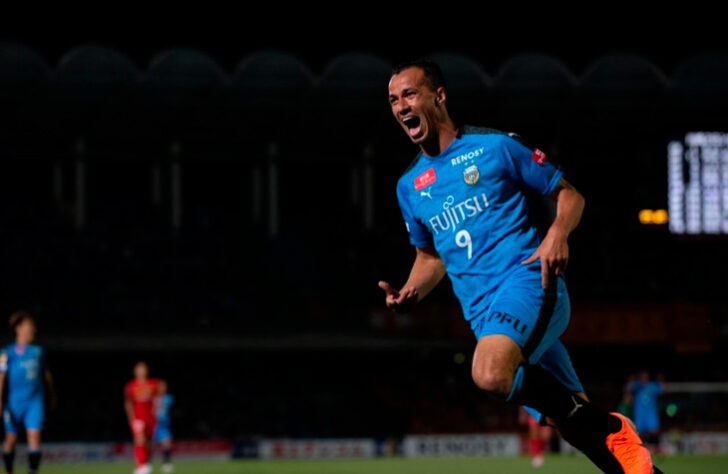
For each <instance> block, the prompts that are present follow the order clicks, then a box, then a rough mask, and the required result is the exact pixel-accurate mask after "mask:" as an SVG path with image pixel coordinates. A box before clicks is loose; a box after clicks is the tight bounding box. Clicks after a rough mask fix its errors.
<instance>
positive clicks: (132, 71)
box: [54, 45, 138, 88]
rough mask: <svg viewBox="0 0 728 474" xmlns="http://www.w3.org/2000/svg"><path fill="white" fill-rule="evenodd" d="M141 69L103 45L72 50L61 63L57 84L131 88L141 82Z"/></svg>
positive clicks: (55, 80) (56, 74) (55, 76)
mask: <svg viewBox="0 0 728 474" xmlns="http://www.w3.org/2000/svg"><path fill="white" fill-rule="evenodd" d="M137 75H138V72H137V68H136V66H135V65H134V63H132V61H131V60H130V59H129V58H127V57H126V56H124V55H123V54H121V53H119V52H118V51H116V50H114V49H111V48H109V47H106V46H101V45H84V46H80V47H77V48H74V49H72V50H71V51H69V52H68V53H66V54H65V55H63V57H62V58H61V60H60V61H59V63H58V67H57V68H56V72H55V74H54V82H55V83H56V84H62V85H68V86H80V87H84V88H89V87H91V88H98V87H110V86H120V85H129V84H132V83H134V81H135V80H136V79H137Z"/></svg>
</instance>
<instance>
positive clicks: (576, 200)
mask: <svg viewBox="0 0 728 474" xmlns="http://www.w3.org/2000/svg"><path fill="white" fill-rule="evenodd" d="M551 198H552V199H553V200H554V201H556V218H555V219H554V221H553V222H552V223H551V227H549V230H548V232H547V233H546V236H545V237H544V239H543V241H542V242H541V244H540V245H539V246H538V248H537V249H536V251H535V252H534V253H533V254H532V255H531V256H530V257H528V258H527V259H526V260H524V261H523V262H522V264H523V265H527V264H529V263H531V262H533V261H535V260H536V259H540V260H541V286H543V287H544V288H546V287H547V286H548V280H549V275H550V274H551V275H559V274H560V273H561V272H563V271H564V270H566V265H567V264H568V262H569V244H568V242H567V240H568V237H569V234H570V233H571V231H573V230H574V229H575V228H576V226H577V225H578V224H579V220H581V214H582V212H583V211H584V204H585V201H584V197H583V196H582V195H581V193H580V192H579V191H577V190H576V188H574V187H573V186H572V185H571V184H569V183H568V182H567V181H566V180H565V179H564V178H561V179H560V180H559V184H558V185H557V186H556V189H555V190H554V192H553V193H552V194H551Z"/></svg>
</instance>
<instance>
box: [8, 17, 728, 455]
mask: <svg viewBox="0 0 728 474" xmlns="http://www.w3.org/2000/svg"><path fill="white" fill-rule="evenodd" d="M531 30H533V28H531ZM337 33H338V31H337ZM0 36H4V37H5V38H6V40H4V41H3V42H2V43H0V103H1V107H0V110H1V111H2V112H1V113H0V129H1V130H0V143H2V146H0V157H2V160H0V163H2V167H3V169H2V173H1V174H0V180H2V186H0V193H1V195H2V198H1V199H0V265H1V268H2V269H3V272H2V274H1V275H0V285H1V286H0V287H1V288H2V299H1V300H0V314H9V313H10V312H11V311H12V310H15V309H17V308H21V307H22V308H28V309H30V310H31V311H33V312H34V313H35V314H36V315H37V316H38V319H39V325H40V334H39V342H40V343H41V344H42V345H44V346H45V347H46V348H47V351H48V353H49V356H48V357H49V363H50V364H51V368H52V370H53V372H54V375H55V378H56V381H57V385H58V392H59V407H58V410H57V411H56V412H55V413H53V414H51V415H49V418H48V423H47V428H46V430H45V439H46V440H47V441H49V442H52V441H93V442H95V441H114V442H115V441H121V440H125V439H126V437H127V436H128V434H127V427H126V423H125V419H124V414H123V410H122V407H121V399H122V393H121V388H122V386H123V383H124V381H126V380H127V379H128V378H129V376H130V369H131V365H132V364H133V362H134V361H135V360H137V359H140V358H144V359H146V360H148V361H149V362H150V365H151V367H152V371H153V374H154V375H156V376H160V377H164V378H166V379H167V380H168V381H169V383H170V390H171V392H172V393H174V394H175V395H176V397H177V403H176V405H175V407H174V410H173V423H174V430H175V435H176V437H178V438H181V439H228V440H232V441H233V442H236V443H238V445H239V446H243V447H245V446H248V445H249V444H250V442H251V441H255V440H257V439H260V438H311V437H316V438H337V437H373V438H377V439H389V438H394V439H396V438H399V437H401V436H404V435H406V434H428V433H482V432H507V431H514V430H518V429H519V428H518V425H517V423H516V420H517V412H516V411H515V410H513V409H510V408H503V407H500V406H497V405H494V404H492V403H490V402H488V401H487V400H486V399H485V398H484V397H482V396H481V394H479V393H478V392H477V390H476V389H475V388H474V386H473V384H472V382H471V381H470V378H469V360H470V352H471V350H472V346H473V341H472V338H471V335H470V333H469V332H468V329H467V327H466V326H465V324H464V322H462V321H461V316H460V314H459V310H458V308H457V304H456V301H455V300H454V299H453V297H452V296H451V295H450V292H449V291H448V288H447V285H442V286H443V287H442V288H440V289H438V290H437V291H436V293H435V294H433V295H432V296H431V297H429V298H428V304H427V305H424V306H422V307H421V308H419V309H417V310H416V311H415V313H414V314H412V315H408V316H395V315H392V314H389V313H387V312H385V311H384V308H383V305H382V297H381V294H380V290H379V289H378V288H377V287H376V282H377V280H379V279H381V278H386V279H389V280H390V281H403V279H404V278H405V277H406V273H407V272H408V270H409V263H410V262H411V257H412V251H411V249H410V247H409V245H408V243H407V240H406V234H405V232H404V229H403V226H402V224H401V219H400V216H399V210H398V208H397V204H396V198H395V196H394V184H395V182H396V179H397V178H398V176H399V175H400V173H401V172H402V170H404V169H405V168H406V166H407V164H408V163H409V161H410V160H411V159H412V158H413V157H414V154H415V152H416V150H414V149H413V148H412V147H411V146H410V144H409V143H408V142H407V140H406V138H405V137H403V136H402V134H401V131H400V130H399V129H398V128H397V126H396V124H395V123H394V121H393V120H392V119H391V116H390V112H389V110H388V107H387V104H386V101H385V100H386V99H385V92H384V90H385V89H384V88H385V86H386V82H387V80H388V77H389V71H390V68H391V66H392V65H393V64H394V63H395V62H396V61H397V60H398V59H401V58H403V57H410V56H417V55H422V54H432V55H433V56H434V58H435V59H437V60H438V61H439V62H440V63H441V65H442V66H443V69H444V72H445V75H446V79H447V81H448V86H449V87H448V90H449V93H450V95H449V98H448V104H449V107H450V109H451V111H452V112H453V114H454V116H455V117H456V118H457V119H459V121H460V123H471V124H477V125H485V126H492V127H495V128H499V129H502V130H507V131H516V132H518V133H519V134H521V135H522V136H524V137H525V138H526V139H527V140H528V141H529V142H530V143H532V144H534V145H536V146H538V147H539V148H541V149H543V150H544V151H546V153H547V154H548V155H549V157H550V158H551V159H552V160H554V161H556V162H558V163H559V164H561V165H562V167H563V168H564V169H565V172H566V176H567V177H568V179H569V181H570V182H572V183H573V184H574V185H575V186H576V187H577V188H578V189H579V190H580V191H581V192H582V193H583V194H584V195H585V197H586V201H587V210H586V213H585V215H584V218H583V221H582V223H581V225H580V227H579V229H578V230H577V231H576V232H575V233H574V234H573V236H572V238H571V246H572V247H571V248H572V260H571V263H570V266H569V270H568V282H569V287H570V293H571V296H572V302H573V309H574V311H573V316H572V328H571V329H570V330H569V332H567V334H566V336H565V341H566V342H567V345H568V346H569V348H570V350H571V351H572V357H573V359H574V361H575V364H576V366H577V370H578V371H579V372H580V374H581V376H582V378H583V379H584V382H585V385H586V387H587V390H588V392H589V393H590V394H591V395H592V396H593V398H595V399H596V401H597V402H598V403H600V404H602V405H604V406H616V404H617V403H618V402H619V399H620V395H621V387H622V384H623V383H624V381H625V380H626V377H627V376H628V375H629V374H630V373H633V372H635V371H636V370H638V369H640V368H643V367H646V368H648V369H650V370H652V371H655V372H660V373H662V374H664V375H665V377H666V379H667V380H669V381H696V380H698V381H708V382H724V381H725V380H726V379H727V378H728V374H727V373H726V372H727V370H726V368H725V365H724V363H723V361H724V360H725V358H726V354H725V342H726V339H727V338H728V305H727V304H726V299H725V294H724V292H725V288H726V277H725V273H724V272H723V271H722V268H721V265H720V264H719V263H718V262H724V261H725V258H726V256H727V255H726V253H727V252H728V251H727V250H726V245H725V239H724V238H720V237H712V238H708V237H701V238H680V237H676V236H674V235H672V234H670V233H669V231H668V229H667V227H666V226H665V225H652V226H646V225H641V224H640V222H639V220H638V218H637V216H638V212H639V210H641V209H645V208H647V209H659V208H664V207H666V204H667V191H666V181H667V177H666V168H667V167H666V166H665V164H666V147H667V142H668V141H669V140H671V139H674V138H676V137H677V138H679V137H682V136H683V135H684V134H685V133H686V132H688V131H698V130H716V131H725V130H726V128H727V127H728V124H727V123H726V118H725V110H726V106H727V105H728V69H727V68H728V60H727V59H726V58H727V56H726V52H725V51H726V48H725V45H724V44H722V43H720V42H717V41H714V39H710V40H706V41H702V42H701V41H698V40H695V39H693V41H692V42H689V41H680V40H678V39H674V38H673V39H672V40H671V41H669V42H668V43H667V44H666V43H665V41H662V42H660V41H657V42H655V43H653V44H649V45H647V46H645V45H638V46H635V43H633V42H632V39H633V38H632V37H629V38H622V39H621V40H617V41H613V40H609V39H604V38H602V37H599V36H598V35H594V36H590V37H589V39H590V40H592V42H591V44H590V45H589V46H584V45H582V46H581V47H580V48H573V47H571V46H567V45H566V43H560V42H559V41H551V42H545V43H543V42H542V43H539V44H538V45H536V44H534V43H529V42H527V41H511V42H509V43H508V44H505V45H500V44H499V45H498V46H499V47H491V48H483V47H480V46H478V45H477V44H475V43H473V42H472V41H464V42H463V41H459V40H457V39H450V40H444V41H440V42H439V43H438V44H435V43H434V42H429V43H421V44H419V45H418V46H416V47H413V48H405V47H403V46H402V45H401V44H400V45H397V46H396V47H395V48H392V47H390V45H388V44H385V43H384V42H371V41H370V40H369V38H359V37H357V36H356V35H351V36H346V37H342V38H341V39H340V40H339V41H337V42H336V45H335V46H333V45H332V43H330V42H328V41H327V39H326V38H325V36H324V37H318V36H317V37H315V38H313V37H312V38H301V39H300V41H291V40H289V39H285V38H284V39H281V38H280V37H275V38H276V39H271V38H273V36H263V37H260V36H257V35H252V34H250V35H249V36H245V37H244V38H242V39H240V40H239V41H231V40H230V38H217V39H210V38H209V37H206V36H203V35H195V34H194V33H189V32H188V33H179V32H177V33H175V34H172V35H169V36H163V35H158V34H153V33H144V32H143V33H140V34H137V35H134V37H133V39H132V38H130V37H129V36H128V35H125V34H122V33H114V32H104V31H101V30H96V31H90V32H88V31H87V32H83V31H81V32H79V31H78V30H74V31H69V32H67V34H63V33H62V32H60V31H59V32H57V34H54V35H48V36H45V35H36V34H32V33H29V32H25V31H22V30H20V29H15V30H12V29H9V30H8V33H6V34H4V35H0ZM661 39H662V40H664V38H661ZM535 204H536V207H541V206H542V203H535ZM6 339H9V334H6ZM665 398H666V400H663V405H664V404H666V403H667V402H668V401H670V399H669V397H665ZM673 401H675V402H676V403H678V405H679V409H678V411H677V413H676V415H675V416H674V417H673V418H667V417H663V422H664V425H665V427H666V428H670V427H677V428H679V429H680V430H683V431H689V430H725V429H728V414H727V413H726V408H725V406H726V405H725V403H724V401H725V398H724V396H722V395H720V394H717V395H716V394H712V395H710V394H704V395H699V396H697V397H696V396H691V397H688V398H685V399H678V398H675V399H674V400H673Z"/></svg>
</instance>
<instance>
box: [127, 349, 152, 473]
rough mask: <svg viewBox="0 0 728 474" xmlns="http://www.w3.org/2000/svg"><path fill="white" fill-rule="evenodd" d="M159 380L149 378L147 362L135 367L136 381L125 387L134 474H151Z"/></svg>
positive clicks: (137, 364) (139, 363)
mask: <svg viewBox="0 0 728 474" xmlns="http://www.w3.org/2000/svg"><path fill="white" fill-rule="evenodd" d="M159 382H160V381H159V380H157V379H150V378H149V366H147V363H146V362H143V361H140V362H137V363H136V365H135V366H134V380H131V381H130V382H128V383H127V384H126V387H124V409H125V410H126V416H127V419H128V420H129V427H130V428H131V432H132V435H133V436H134V459H135V460H136V469H135V470H134V474H149V473H150V472H152V466H151V465H150V464H149V453H150V446H151V440H152V435H153V434H154V426H155V425H156V417H155V416H154V400H155V398H156V397H158V396H159V393H160V392H159Z"/></svg>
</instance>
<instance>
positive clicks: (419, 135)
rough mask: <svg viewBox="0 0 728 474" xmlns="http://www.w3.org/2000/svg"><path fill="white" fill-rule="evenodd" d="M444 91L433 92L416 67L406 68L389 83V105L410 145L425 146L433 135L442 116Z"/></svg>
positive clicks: (440, 89) (423, 74)
mask: <svg viewBox="0 0 728 474" xmlns="http://www.w3.org/2000/svg"><path fill="white" fill-rule="evenodd" d="M443 99H444V88H439V89H438V91H435V90H433V89H432V87H431V85H430V82H429V81H428V80H427V78H426V77H425V73H424V71H423V70H422V69H420V68H418V67H410V68H407V69H405V70H403V71H401V72H399V73H398V74H395V75H394V76H392V78H391V79H390V81H389V105H390V106H391V107H392V114H394V118H395V119H396V120H397V122H399V124H400V125H401V126H402V128H403V129H404V131H405V133H407V136H409V137H410V140H412V142H413V143H415V144H417V145H419V144H421V143H423V142H426V141H427V140H428V138H431V137H432V135H433V134H434V133H436V124H437V123H438V121H440V120H442V119H443V117H444V116H445V115H443V114H444V104H443Z"/></svg>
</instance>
